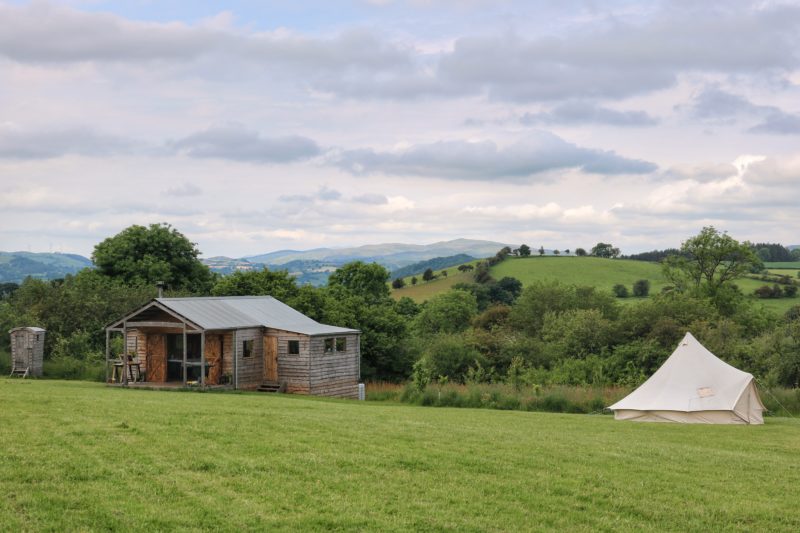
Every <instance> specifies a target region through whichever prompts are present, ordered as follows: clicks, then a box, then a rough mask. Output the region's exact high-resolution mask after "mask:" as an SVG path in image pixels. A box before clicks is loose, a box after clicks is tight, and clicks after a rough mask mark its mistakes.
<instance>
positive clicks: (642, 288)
mask: <svg viewBox="0 0 800 533" xmlns="http://www.w3.org/2000/svg"><path fill="white" fill-rule="evenodd" d="M648 294H650V281H649V280H646V279H639V280H636V281H635V282H634V284H633V295H634V296H638V297H640V298H642V297H644V296H647V295H648Z"/></svg>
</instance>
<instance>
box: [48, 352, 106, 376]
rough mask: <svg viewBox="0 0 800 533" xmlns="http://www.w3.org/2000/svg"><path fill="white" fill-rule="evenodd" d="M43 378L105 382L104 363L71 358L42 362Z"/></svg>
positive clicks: (95, 360) (58, 358)
mask: <svg viewBox="0 0 800 533" xmlns="http://www.w3.org/2000/svg"><path fill="white" fill-rule="evenodd" d="M43 373H44V377H46V378H50V379H79V380H83V381H105V378H106V368H105V361H102V360H97V359H89V360H83V361H82V360H79V359H74V358H72V357H55V358H53V359H51V360H49V361H47V360H46V361H45V362H44V368H43Z"/></svg>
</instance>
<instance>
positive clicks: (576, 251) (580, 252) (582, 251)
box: [575, 248, 586, 257]
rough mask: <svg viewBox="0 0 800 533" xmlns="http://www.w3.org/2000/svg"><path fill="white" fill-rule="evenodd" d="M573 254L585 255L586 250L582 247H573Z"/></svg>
mask: <svg viewBox="0 0 800 533" xmlns="http://www.w3.org/2000/svg"><path fill="white" fill-rule="evenodd" d="M575 255H577V256H578V257H585V256H586V250H584V249H583V248H575Z"/></svg>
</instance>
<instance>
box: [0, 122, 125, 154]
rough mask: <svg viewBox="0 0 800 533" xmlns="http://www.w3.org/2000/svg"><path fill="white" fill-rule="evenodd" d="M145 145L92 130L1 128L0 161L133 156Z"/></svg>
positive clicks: (82, 128)
mask: <svg viewBox="0 0 800 533" xmlns="http://www.w3.org/2000/svg"><path fill="white" fill-rule="evenodd" d="M140 147H141V145H140V144H139V143H137V142H135V141H132V140H130V139H125V138H122V137H117V136H115V135H110V134H106V133H101V132H98V131H95V130H93V129H90V128H85V127H79V128H60V129H53V130H26V129H22V128H17V127H14V126H0V158H7V159H51V158H55V157H61V156H65V155H84V156H92V157H103V156H110V155H117V154H124V153H131V152H134V151H136V150H137V149H138V148H140Z"/></svg>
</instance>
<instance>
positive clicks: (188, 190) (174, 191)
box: [163, 183, 203, 198]
mask: <svg viewBox="0 0 800 533" xmlns="http://www.w3.org/2000/svg"><path fill="white" fill-rule="evenodd" d="M163 194H165V195H166V196H175V197H177V198H185V197H189V196H200V195H201V194H203V189H201V188H200V187H198V186H197V185H195V184H194V183H184V184H182V185H178V186H176V187H170V188H169V189H167V190H165V191H163Z"/></svg>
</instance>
